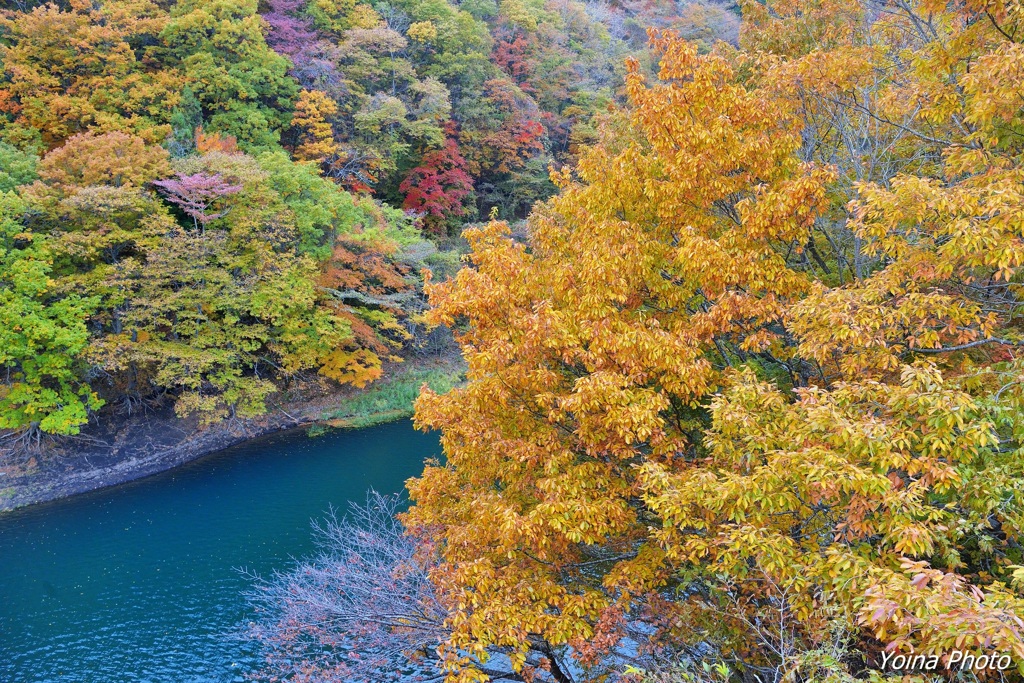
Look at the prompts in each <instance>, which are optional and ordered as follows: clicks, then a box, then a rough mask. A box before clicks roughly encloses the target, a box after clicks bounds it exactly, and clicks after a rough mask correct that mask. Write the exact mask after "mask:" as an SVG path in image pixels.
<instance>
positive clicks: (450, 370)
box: [320, 365, 465, 429]
mask: <svg viewBox="0 0 1024 683" xmlns="http://www.w3.org/2000/svg"><path fill="white" fill-rule="evenodd" d="M464 371H465V368H463V367H461V366H447V365H445V366H441V367H436V368H429V367H428V368H419V367H416V366H409V367H407V368H403V367H401V366H400V367H399V368H398V369H396V370H395V371H394V372H392V373H390V374H389V375H388V377H387V378H385V379H382V380H379V381H378V382H377V383H375V384H374V385H373V386H372V387H371V388H370V389H367V390H366V391H361V392H359V393H358V394H355V395H353V396H351V397H349V398H346V399H345V400H344V401H342V402H341V403H340V404H339V405H338V406H337V407H335V408H333V409H331V410H330V411H327V412H326V413H324V414H323V415H322V416H321V418H320V419H321V420H323V421H325V422H326V423H327V424H329V425H330V426H332V427H343V428H350V429H360V428H362V427H370V426H372V425H375V424H380V423H382V422H391V421H394V420H401V419H403V418H408V417H412V414H413V401H415V400H416V397H417V396H419V393H420V388H421V387H423V386H424V385H426V386H428V387H430V390H431V391H434V392H436V393H438V394H444V393H447V392H449V391H451V389H452V388H454V387H455V386H457V385H458V384H459V383H461V382H462V381H463V380H464V374H463V373H464Z"/></svg>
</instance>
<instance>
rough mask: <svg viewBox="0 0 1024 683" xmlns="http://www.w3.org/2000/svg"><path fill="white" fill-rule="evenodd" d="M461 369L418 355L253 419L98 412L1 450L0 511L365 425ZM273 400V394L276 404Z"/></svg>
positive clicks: (457, 363)
mask: <svg viewBox="0 0 1024 683" xmlns="http://www.w3.org/2000/svg"><path fill="white" fill-rule="evenodd" d="M462 371H463V365H462V361H461V359H460V358H448V359H434V360H429V361H417V362H410V363H404V364H401V365H396V366H392V367H390V368H387V369H386V372H385V377H386V379H384V380H380V381H378V382H375V383H374V384H371V385H370V386H368V387H366V388H365V389H362V390H360V389H355V388H351V387H347V388H342V389H337V390H334V391H330V390H327V389H325V388H323V387H319V386H315V387H304V388H302V389H301V390H294V391H292V392H291V393H290V394H284V395H276V396H272V397H271V400H270V401H269V402H268V412H267V414H266V415H262V416H260V417H258V418H253V419H232V420H225V421H223V422H220V423H218V424H215V425H212V426H209V427H200V425H199V422H198V420H197V419H195V418H186V419H181V418H178V417H177V416H175V415H174V411H173V410H172V409H171V408H170V407H164V408H160V409H157V410H150V411H147V412H146V413H144V414H140V413H136V414H134V415H130V416H125V415H116V414H112V413H107V414H102V415H101V416H100V419H99V420H98V421H97V422H96V423H91V424H89V425H88V427H87V428H84V429H83V430H82V434H81V435H79V436H76V437H69V438H62V439H53V440H49V441H46V442H44V443H43V448H42V450H41V452H39V453H36V454H32V455H31V457H27V456H21V457H17V458H13V457H12V456H11V455H10V454H8V455H7V456H6V457H5V458H4V459H3V460H0V463H5V462H6V463H7V464H6V466H0V512H4V511H7V510H12V509H14V508H17V507H22V506H25V505H31V504H34V503H42V502H45V501H49V500H56V499H58V498H64V497H66V496H71V495H74V494H76V493H84V492H86V491H93V490H95V489H99V488H103V487H105V486H113V485H115V484H122V483H124V482H127V481H132V480H134V479H141V478H142V477H146V476H149V475H151V474H156V473H157V472H163V471H165V470H169V469H171V468H173V467H177V466H178V465H181V464H184V463H186V462H190V461H192V460H195V459H196V458H200V457H202V456H204V455H208V454H210V453H213V452H215V451H219V450H221V449H224V448H227V447H229V446H233V445H235V444H238V443H241V442H243V441H246V440H248V439H253V438H256V437H258V436H263V435H265V434H269V433H271V432H276V431H279V430H282V429H290V428H293V427H300V426H303V425H314V424H327V423H330V424H332V425H344V426H350V425H351V426H367V425H370V424H374V423H376V422H384V421H388V420H395V419H400V418H403V417H407V416H409V415H411V411H412V406H411V402H410V401H409V396H410V395H412V394H413V393H414V392H410V390H409V387H410V386H412V385H413V384H415V385H416V386H419V384H422V383H423V381H427V382H428V383H429V384H430V385H431V386H434V381H435V379H437V378H440V379H442V380H445V381H444V382H442V384H446V385H450V384H451V383H452V382H453V381H456V378H457V377H458V376H459V375H460V373H461V372H462ZM275 399H280V402H278V401H276V400H275ZM346 415H353V416H355V418H356V419H348V420H346V419H342V420H340V421H339V416H346Z"/></svg>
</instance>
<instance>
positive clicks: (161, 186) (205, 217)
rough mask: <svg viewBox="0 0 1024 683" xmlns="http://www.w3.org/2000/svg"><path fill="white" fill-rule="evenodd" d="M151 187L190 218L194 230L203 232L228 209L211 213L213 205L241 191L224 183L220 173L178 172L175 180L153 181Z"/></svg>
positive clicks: (240, 187) (239, 186)
mask: <svg viewBox="0 0 1024 683" xmlns="http://www.w3.org/2000/svg"><path fill="white" fill-rule="evenodd" d="M153 185H154V187H156V188H157V189H158V190H159V191H160V194H162V195H163V196H164V197H165V198H166V199H167V201H169V202H170V203H171V204H174V205H175V206H177V207H178V208H179V209H181V210H182V211H184V212H185V214H186V215H188V216H189V217H191V218H192V223H193V225H195V227H196V229H197V230H198V229H199V227H200V226H202V228H203V229H204V230H205V229H206V224H207V223H209V222H210V221H212V220H215V219H217V218H221V217H222V216H224V214H226V213H227V209H224V210H221V211H211V207H212V205H213V203H214V202H216V201H217V200H219V199H223V198H224V197H228V196H231V195H233V194H238V193H239V192H241V191H242V186H241V185H232V184H230V183H228V182H226V181H225V180H224V179H223V178H221V176H220V174H219V173H217V174H214V175H207V174H205V173H195V174H193V175H185V174H184V173H178V174H177V179H167V180H156V181H154V182H153Z"/></svg>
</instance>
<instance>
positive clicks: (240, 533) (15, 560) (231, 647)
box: [0, 421, 440, 683]
mask: <svg viewBox="0 0 1024 683" xmlns="http://www.w3.org/2000/svg"><path fill="white" fill-rule="evenodd" d="M439 454H440V446H439V444H438V438H437V435H436V434H423V433H420V432H416V431H414V430H413V429H412V424H411V423H410V422H408V421H402V422H396V423H391V424H386V425H381V426H378V427H371V428H368V429H363V430H358V431H340V432H333V433H330V434H328V435H325V436H321V437H318V438H309V437H307V436H306V435H305V433H303V432H290V433H283V434H278V435H275V436H271V437H267V438H263V439H259V440H256V441H252V442H249V443H246V444H243V445H241V446H236V447H234V448H231V449H228V450H225V451H221V452H219V453H216V454H214V455H211V456H208V457H205V458H203V459H201V460H198V461H195V462H192V463H190V464H188V465H185V466H183V467H180V468H178V469H175V470H171V471H169V472H165V473H162V474H158V475H155V476H152V477H149V478H146V479H143V480H140V481H136V482H132V483H129V484H124V485H121V486H116V487H112V488H108V489H103V490H100V491H94V492H92V493H87V494H83V495H80V496H76V497H73V498H69V499H66V500H62V501H55V502H53V503H46V504H42V505H37V506H33V507H29V508H26V509H23V510H16V511H14V512H11V513H6V514H2V515H0V681H3V682H4V683H28V682H31V683H36V682H40V681H46V682H49V681H60V682H62V683H63V682H69V683H71V682H76V683H77V682H82V683H85V682H90V683H120V682H122V681H124V682H128V681H131V682H139V683H199V682H203V683H205V682H208V681H209V682H218V683H219V682H221V681H225V682H228V681H230V682H234V681H242V680H244V679H243V674H244V673H245V672H246V671H248V670H251V669H252V668H253V665H254V653H253V652H252V649H251V646H249V645H247V644H245V643H243V642H240V641H238V640H236V639H233V638H231V637H229V635H228V634H231V633H232V632H234V631H235V629H236V628H237V627H238V625H239V624H241V623H243V622H244V621H245V620H246V617H247V614H248V612H247V606H246V604H245V600H244V597H243V595H242V593H243V591H245V590H246V589H248V588H249V587H250V582H249V581H248V580H247V579H246V578H245V577H244V576H242V575H241V574H240V573H239V572H238V571H237V569H238V568H243V567H244V568H247V569H249V570H253V571H256V572H258V573H261V574H268V573H270V572H271V571H272V570H273V569H275V568H276V569H285V568H288V567H289V566H291V563H292V562H293V559H292V558H297V557H301V556H303V555H305V554H307V553H309V552H311V550H312V537H311V535H310V521H311V520H312V519H313V518H322V517H323V516H324V513H325V511H326V510H327V509H328V508H329V506H331V505H333V506H335V507H336V508H339V509H341V510H344V509H345V508H346V507H347V505H348V503H349V502H350V501H357V502H362V501H363V500H364V499H365V493H366V491H367V489H370V488H374V489H376V490H378V491H380V492H382V493H393V492H399V491H401V490H402V488H403V482H404V481H405V480H406V479H408V478H409V477H411V476H415V475H417V474H419V473H420V471H421V470H422V468H423V461H424V459H426V458H428V457H436V456H438V455H439Z"/></svg>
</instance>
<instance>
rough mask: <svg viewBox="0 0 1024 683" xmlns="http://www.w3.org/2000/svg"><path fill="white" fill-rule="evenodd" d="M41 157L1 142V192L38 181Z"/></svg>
mask: <svg viewBox="0 0 1024 683" xmlns="http://www.w3.org/2000/svg"><path fill="white" fill-rule="evenodd" d="M38 164H39V157H37V156H36V155H35V154H29V153H28V152H22V151H21V150H20V149H18V148H17V147H14V146H12V145H9V144H7V143H6V142H0V192H6V191H8V190H13V189H14V188H15V187H17V186H18V185H25V184H27V183H30V182H32V181H33V180H35V179H36V177H37V176H36V166H37V165H38Z"/></svg>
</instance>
